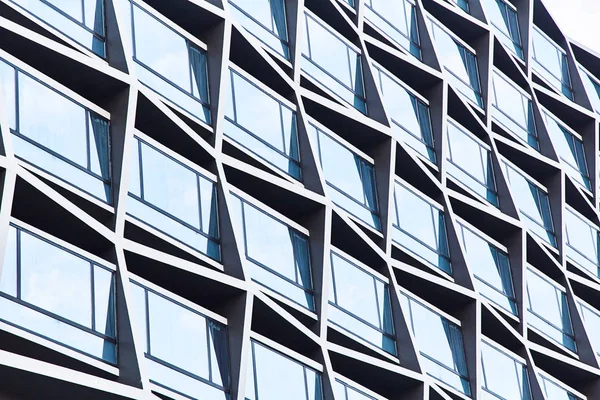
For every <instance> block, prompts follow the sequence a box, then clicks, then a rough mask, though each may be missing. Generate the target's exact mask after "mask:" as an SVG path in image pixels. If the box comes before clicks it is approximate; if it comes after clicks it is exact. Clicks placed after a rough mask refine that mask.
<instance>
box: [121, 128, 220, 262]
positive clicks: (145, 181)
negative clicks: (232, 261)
mask: <svg viewBox="0 0 600 400" xmlns="http://www.w3.org/2000/svg"><path fill="white" fill-rule="evenodd" d="M132 144H133V146H132V147H131V149H130V151H132V153H133V154H132V158H131V164H130V166H129V168H130V182H129V199H128V203H127V213H128V214H129V215H131V216H132V217H134V218H136V219H138V220H139V221H141V222H143V223H145V224H148V225H150V226H152V227H154V228H156V229H158V230H159V231H161V232H163V233H164V234H166V235H169V236H171V237H172V238H173V239H175V240H177V241H179V242H181V243H183V244H185V245H186V246H189V247H191V248H192V249H195V250H197V251H199V252H201V253H203V254H206V255H207V256H209V257H211V258H213V259H215V260H217V261H218V260H220V258H221V250H220V244H219V216H218V211H217V190H216V184H215V183H214V182H212V181H210V180H209V179H207V178H205V177H204V176H202V175H201V174H200V173H198V172H196V171H195V170H193V169H191V168H190V167H188V166H186V165H184V164H182V163H180V162H179V161H177V160H175V159H174V158H171V157H169V156H168V155H166V154H164V153H162V152H161V151H160V150H158V149H157V148H155V147H154V146H152V145H150V144H148V143H146V142H144V141H142V140H141V139H139V138H135V140H134V141H133V143H132Z"/></svg>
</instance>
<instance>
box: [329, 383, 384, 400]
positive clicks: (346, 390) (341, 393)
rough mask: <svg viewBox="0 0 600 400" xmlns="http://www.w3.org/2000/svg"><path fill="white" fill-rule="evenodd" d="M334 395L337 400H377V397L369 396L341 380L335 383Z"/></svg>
mask: <svg viewBox="0 0 600 400" xmlns="http://www.w3.org/2000/svg"><path fill="white" fill-rule="evenodd" d="M333 393H334V394H335V398H336V400H375V397H372V396H369V395H368V394H366V393H364V392H362V391H361V390H359V389H357V388H355V387H353V386H351V385H349V384H347V383H345V382H342V381H340V380H339V379H336V380H335V382H334V383H333Z"/></svg>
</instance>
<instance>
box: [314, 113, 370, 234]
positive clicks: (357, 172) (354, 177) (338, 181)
mask: <svg viewBox="0 0 600 400" xmlns="http://www.w3.org/2000/svg"><path fill="white" fill-rule="evenodd" d="M308 131H309V134H311V135H312V138H313V140H314V143H315V144H316V149H317V152H318V156H319V160H318V161H319V163H320V164H321V168H322V170H323V175H324V178H325V181H326V183H327V186H328V187H329V189H330V190H329V195H330V196H331V198H332V200H333V202H334V203H335V204H337V205H338V206H339V207H341V208H343V209H344V210H346V211H347V212H348V213H350V214H352V215H353V216H355V217H356V218H358V219H360V220H361V221H363V222H364V223H365V224H367V225H369V226H370V227H372V228H373V229H376V230H378V231H381V219H380V216H379V202H378V199H377V181H376V179H375V167H374V165H373V163H371V162H369V161H367V160H365V159H364V158H362V157H361V156H359V155H358V154H356V153H355V152H353V151H352V150H351V149H349V148H348V147H347V146H346V145H344V144H342V142H341V141H340V140H338V139H336V138H334V137H333V136H330V135H328V134H327V133H325V132H323V131H322V130H321V129H319V128H317V127H315V126H314V125H312V124H311V125H309V126H308Z"/></svg>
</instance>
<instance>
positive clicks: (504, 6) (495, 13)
mask: <svg viewBox="0 0 600 400" xmlns="http://www.w3.org/2000/svg"><path fill="white" fill-rule="evenodd" d="M482 3H483V5H484V7H485V11H486V13H487V17H488V19H489V20H490V22H491V24H492V26H493V27H494V30H495V31H496V34H497V37H498V39H499V40H500V41H501V42H502V43H504V44H505V45H506V47H507V48H508V49H509V50H510V51H511V52H513V53H514V54H515V55H516V56H517V57H519V58H520V59H523V57H524V54H523V48H522V46H521V37H520V35H519V25H518V22H517V13H516V11H515V10H514V9H513V8H512V7H510V6H509V5H508V3H506V2H505V1H504V0H483V1H482Z"/></svg>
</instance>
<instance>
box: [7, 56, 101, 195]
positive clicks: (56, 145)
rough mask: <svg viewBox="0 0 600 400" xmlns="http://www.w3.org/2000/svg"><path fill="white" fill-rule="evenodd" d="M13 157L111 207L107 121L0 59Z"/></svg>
mask: <svg viewBox="0 0 600 400" xmlns="http://www.w3.org/2000/svg"><path fill="white" fill-rule="evenodd" d="M0 82H1V83H0V84H1V85H2V89H3V92H4V96H5V98H4V100H5V102H6V106H7V112H8V121H9V126H10V131H11V132H12V134H13V135H12V144H13V150H14V152H15V155H16V156H17V157H19V158H20V159H22V160H24V161H26V162H28V163H30V164H33V165H35V166H36V167H38V168H39V169H41V170H43V171H45V172H47V173H49V174H51V175H54V176H55V177H56V178H58V179H60V180H61V181H63V182H65V183H67V184H69V185H72V186H75V187H77V188H79V189H81V190H83V191H84V192H86V193H88V194H90V195H92V196H93V197H96V198H98V199H99V200H101V201H103V202H105V203H109V204H110V203H112V192H111V171H110V122H109V121H108V120H107V119H106V118H104V117H102V116H100V115H99V114H97V113H96V112H94V111H92V110H90V109H89V108H86V107H84V106H83V105H81V104H79V103H77V102H75V101H74V100H72V99H70V98H68V97H66V96H65V95H63V94H61V93H60V92H58V91H57V90H55V89H53V88H51V87H50V86H47V85H45V84H43V83H41V82H40V81H39V80H38V79H37V78H34V77H32V76H29V75H28V74H26V73H24V72H23V71H21V70H19V69H17V68H15V67H13V66H12V65H10V64H7V63H5V62H4V61H3V60H2V59H0Z"/></svg>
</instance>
